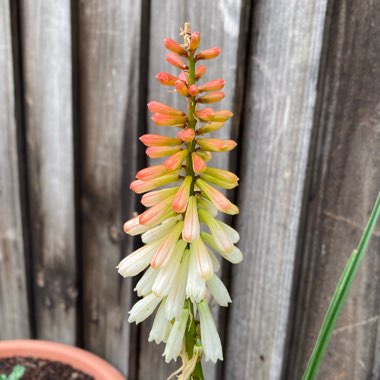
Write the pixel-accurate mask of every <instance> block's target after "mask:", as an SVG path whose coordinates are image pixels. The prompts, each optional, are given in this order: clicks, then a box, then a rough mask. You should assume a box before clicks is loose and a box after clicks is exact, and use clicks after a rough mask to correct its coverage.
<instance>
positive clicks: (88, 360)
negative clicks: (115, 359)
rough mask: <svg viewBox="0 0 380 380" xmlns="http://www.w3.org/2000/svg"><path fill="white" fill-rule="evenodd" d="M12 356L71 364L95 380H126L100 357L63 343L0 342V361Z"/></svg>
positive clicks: (40, 341) (32, 341) (33, 341)
mask: <svg viewBox="0 0 380 380" xmlns="http://www.w3.org/2000/svg"><path fill="white" fill-rule="evenodd" d="M10 356H31V357H35V358H38V359H48V360H54V361H58V362H61V363H64V364H69V365H71V366H72V367H74V368H76V369H79V370H81V371H83V372H86V373H87V374H89V375H91V376H93V377H94V378H95V380H125V377H124V376H123V375H121V374H120V372H118V371H117V370H116V369H115V368H114V367H112V366H111V365H110V364H109V363H107V362H106V361H105V360H103V359H101V358H99V356H96V355H94V354H91V353H90V352H88V351H85V350H82V349H80V348H77V347H72V346H68V345H66V344H62V343H55V342H48V341H45V340H21V339H20V340H3V341H0V359H1V358H5V357H10Z"/></svg>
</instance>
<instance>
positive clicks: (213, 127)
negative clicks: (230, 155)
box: [197, 122, 224, 135]
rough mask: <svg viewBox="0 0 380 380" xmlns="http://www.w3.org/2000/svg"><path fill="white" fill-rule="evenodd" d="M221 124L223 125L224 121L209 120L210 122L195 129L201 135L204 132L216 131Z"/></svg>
mask: <svg viewBox="0 0 380 380" xmlns="http://www.w3.org/2000/svg"><path fill="white" fill-rule="evenodd" d="M223 125H224V123H222V122H210V123H207V124H205V125H203V126H202V127H200V128H198V129H197V134H198V135H203V134H204V133H210V132H214V131H217V130H219V129H220V128H222V127H223Z"/></svg>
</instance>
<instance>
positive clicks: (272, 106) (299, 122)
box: [225, 0, 326, 379]
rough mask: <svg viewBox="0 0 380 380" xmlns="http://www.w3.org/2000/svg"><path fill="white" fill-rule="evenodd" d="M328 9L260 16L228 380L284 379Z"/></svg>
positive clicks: (276, 10) (320, 1)
mask: <svg viewBox="0 0 380 380" xmlns="http://www.w3.org/2000/svg"><path fill="white" fill-rule="evenodd" d="M325 7H326V1H325V0H314V1H302V2H301V4H300V2H297V1H290V2H289V1H260V2H258V3H257V4H256V5H255V8H254V27H253V29H252V31H253V34H252V36H250V37H248V38H249V39H250V41H251V44H252V45H251V50H252V51H251V53H250V60H249V66H248V67H249V68H250V72H249V74H250V75H248V78H247V81H248V82H247V96H246V102H245V110H244V112H245V116H244V117H245V119H244V125H243V134H242V140H243V141H242V156H241V159H240V165H241V171H240V178H241V185H240V187H239V196H238V200H239V206H240V215H239V216H238V217H237V229H238V230H239V232H240V234H241V243H240V248H241V250H242V251H243V254H244V255H245V258H244V261H243V264H241V265H239V266H236V267H234V268H233V271H232V299H233V303H232V306H231V308H230V315H229V325H228V338H227V344H228V346H227V353H226V372H225V378H227V379H231V378H234V379H249V378H252V376H254V378H255V379H279V378H280V376H281V371H282V366H283V355H284V345H285V338H286V330H287V324H288V314H289V306H290V305H289V304H290V294H291V284H292V275H293V268H294V260H295V251H296V246H297V240H298V229H299V220H300V213H301V204H302V197H303V191H304V181H305V175H306V161H307V158H308V152H309V146H310V136H311V129H312V119H313V111H314V107H315V93H316V85H317V76H318V69H319V61H320V51H321V44H322V34H323V28H324V20H325Z"/></svg>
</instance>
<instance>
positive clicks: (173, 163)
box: [162, 149, 189, 170]
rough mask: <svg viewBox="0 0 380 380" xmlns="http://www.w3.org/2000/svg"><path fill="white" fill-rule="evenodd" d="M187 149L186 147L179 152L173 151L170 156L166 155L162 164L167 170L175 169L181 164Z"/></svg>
mask: <svg viewBox="0 0 380 380" xmlns="http://www.w3.org/2000/svg"><path fill="white" fill-rule="evenodd" d="M188 153H189V151H188V150H187V149H184V150H181V151H180V152H177V153H174V154H173V155H172V156H170V157H168V158H167V159H166V160H165V161H164V162H163V164H162V165H164V166H165V168H166V169H168V170H176V169H179V168H180V167H181V166H182V162H183V160H184V159H185V158H186V156H187V155H188Z"/></svg>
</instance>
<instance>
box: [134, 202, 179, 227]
mask: <svg viewBox="0 0 380 380" xmlns="http://www.w3.org/2000/svg"><path fill="white" fill-rule="evenodd" d="M173 198H174V195H171V196H170V197H168V198H166V199H164V200H162V201H161V202H159V203H157V204H156V205H154V206H152V207H150V208H149V209H148V210H146V211H144V212H143V213H142V214H141V215H140V217H139V223H140V224H143V225H145V226H153V225H155V224H156V223H157V222H158V221H159V220H160V219H161V217H162V216H163V215H165V214H167V213H168V211H170V204H171V202H172V201H173Z"/></svg>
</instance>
